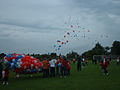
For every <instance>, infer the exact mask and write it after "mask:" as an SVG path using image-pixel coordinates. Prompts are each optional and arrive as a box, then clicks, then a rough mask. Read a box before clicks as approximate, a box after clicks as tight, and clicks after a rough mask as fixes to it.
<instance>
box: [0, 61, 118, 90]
mask: <svg viewBox="0 0 120 90" xmlns="http://www.w3.org/2000/svg"><path fill="white" fill-rule="evenodd" d="M109 72H110V74H109V76H105V75H103V74H102V73H101V70H100V67H99V65H94V64H91V62H89V63H88V66H86V67H85V68H83V70H82V71H80V72H77V70H76V65H74V64H72V70H71V76H70V77H67V78H59V77H55V78H41V77H42V74H39V75H38V74H36V75H34V76H33V77H32V78H30V77H29V76H28V75H27V76H24V77H22V78H20V79H15V78H14V74H13V73H10V74H11V76H10V79H9V85H7V86H4V85H2V84H0V90H120V65H119V66H117V65H116V63H115V62H112V63H111V64H110V66H109Z"/></svg>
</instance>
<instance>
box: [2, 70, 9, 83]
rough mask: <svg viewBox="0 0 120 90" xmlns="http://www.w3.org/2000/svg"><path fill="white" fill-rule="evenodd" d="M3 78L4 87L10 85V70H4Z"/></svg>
mask: <svg viewBox="0 0 120 90" xmlns="http://www.w3.org/2000/svg"><path fill="white" fill-rule="evenodd" d="M2 77H3V85H5V84H6V85H8V77H9V70H8V68H6V69H4V70H3V71H2Z"/></svg>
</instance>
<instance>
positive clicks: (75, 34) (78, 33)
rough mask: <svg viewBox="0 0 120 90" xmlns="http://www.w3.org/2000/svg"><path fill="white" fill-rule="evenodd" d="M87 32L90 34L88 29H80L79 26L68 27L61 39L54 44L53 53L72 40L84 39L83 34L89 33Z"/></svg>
mask: <svg viewBox="0 0 120 90" xmlns="http://www.w3.org/2000/svg"><path fill="white" fill-rule="evenodd" d="M65 24H66V23H65ZM89 32H90V30H89V29H86V28H84V27H81V26H80V25H79V24H77V25H69V30H67V31H65V33H64V34H63V37H62V39H60V40H57V41H56V44H54V49H55V51H58V50H60V49H61V47H62V46H63V45H66V44H68V43H69V42H71V40H72V39H77V40H79V39H80V38H82V37H84V38H85V37H86V36H85V33H89Z"/></svg>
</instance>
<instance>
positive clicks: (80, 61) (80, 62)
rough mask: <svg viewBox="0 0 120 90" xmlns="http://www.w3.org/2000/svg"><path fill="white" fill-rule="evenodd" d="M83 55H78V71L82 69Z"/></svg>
mask: <svg viewBox="0 0 120 90" xmlns="http://www.w3.org/2000/svg"><path fill="white" fill-rule="evenodd" d="M81 64H82V57H81V56H79V55H78V57H77V71H81Z"/></svg>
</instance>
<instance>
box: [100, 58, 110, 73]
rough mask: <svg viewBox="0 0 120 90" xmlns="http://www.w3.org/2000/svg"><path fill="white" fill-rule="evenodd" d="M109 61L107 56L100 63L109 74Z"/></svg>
mask: <svg viewBox="0 0 120 90" xmlns="http://www.w3.org/2000/svg"><path fill="white" fill-rule="evenodd" d="M108 64H109V63H108V61H106V58H104V59H103V60H102V61H101V62H100V65H101V68H102V70H103V72H104V74H105V75H108V70H107V67H108Z"/></svg>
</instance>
